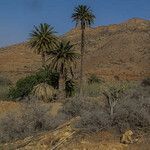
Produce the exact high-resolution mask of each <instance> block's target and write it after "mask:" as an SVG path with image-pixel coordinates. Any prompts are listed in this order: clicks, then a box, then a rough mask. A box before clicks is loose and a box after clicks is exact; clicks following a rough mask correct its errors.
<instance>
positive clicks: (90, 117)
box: [62, 97, 111, 131]
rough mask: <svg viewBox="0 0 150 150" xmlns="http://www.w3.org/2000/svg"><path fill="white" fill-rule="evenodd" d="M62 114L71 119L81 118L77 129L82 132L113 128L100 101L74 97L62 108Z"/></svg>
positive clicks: (76, 124)
mask: <svg viewBox="0 0 150 150" xmlns="http://www.w3.org/2000/svg"><path fill="white" fill-rule="evenodd" d="M62 112H63V113H65V114H66V115H68V116H69V117H76V116H80V120H79V121H78V122H76V123H75V127H77V128H80V129H82V130H89V131H97V130H102V129H106V128H108V126H111V120H110V115H109V114H108V112H107V110H105V109H104V107H103V106H102V105H101V103H100V102H99V101H96V100H93V99H87V98H85V99H82V101H81V100H80V99H79V98H78V97H74V98H72V99H69V100H68V101H67V102H66V104H64V106H63V108H62Z"/></svg>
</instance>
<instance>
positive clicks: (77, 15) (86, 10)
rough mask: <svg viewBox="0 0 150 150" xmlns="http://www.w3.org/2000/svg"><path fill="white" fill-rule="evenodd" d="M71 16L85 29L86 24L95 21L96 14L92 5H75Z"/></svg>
mask: <svg viewBox="0 0 150 150" xmlns="http://www.w3.org/2000/svg"><path fill="white" fill-rule="evenodd" d="M71 18H72V19H73V21H75V22H76V25H80V26H81V28H82V29H85V27H86V26H91V24H92V23H94V19H95V16H94V14H93V12H92V10H91V9H90V7H88V6H86V5H78V6H77V7H75V9H74V12H73V14H72V16H71Z"/></svg>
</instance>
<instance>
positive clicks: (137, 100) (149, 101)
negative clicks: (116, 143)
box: [114, 85, 150, 131]
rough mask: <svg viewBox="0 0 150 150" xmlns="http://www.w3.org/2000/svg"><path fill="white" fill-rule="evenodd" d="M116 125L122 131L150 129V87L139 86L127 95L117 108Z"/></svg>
mask: <svg viewBox="0 0 150 150" xmlns="http://www.w3.org/2000/svg"><path fill="white" fill-rule="evenodd" d="M114 124H116V125H117V126H118V127H119V129H120V130H121V131H124V130H126V129H127V128H132V129H134V130H137V129H141V130H145V131H147V130H149V129H150V87H147V86H146V87H143V86H141V85H138V86H137V87H135V88H132V89H130V90H129V91H128V92H127V93H126V95H125V96H124V98H123V99H122V101H120V102H119V103H118V105H117V106H116V109H115V115H114Z"/></svg>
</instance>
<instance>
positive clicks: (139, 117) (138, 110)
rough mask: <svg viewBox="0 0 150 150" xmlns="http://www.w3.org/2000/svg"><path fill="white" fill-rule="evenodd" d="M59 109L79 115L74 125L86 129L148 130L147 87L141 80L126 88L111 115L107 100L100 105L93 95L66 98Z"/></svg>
mask: <svg viewBox="0 0 150 150" xmlns="http://www.w3.org/2000/svg"><path fill="white" fill-rule="evenodd" d="M121 94H122V93H121ZM113 98H115V96H114V97H113ZM105 102H106V101H105ZM62 111H63V113H65V114H67V115H69V116H72V117H75V116H80V117H81V119H80V121H79V122H77V124H76V127H79V128H81V129H85V130H90V131H97V130H102V129H110V128H111V127H113V128H116V129H118V130H120V131H121V132H123V131H125V130H127V129H132V130H143V131H149V129H150V87H149V86H144V85H142V84H141V85H138V86H136V87H133V88H129V89H128V90H127V91H126V92H125V93H123V95H122V96H121V99H120V100H119V101H118V102H117V103H116V105H115V107H114V113H113V116H111V115H110V109H109V107H108V105H107V103H106V105H104V106H102V104H101V103H100V102H99V101H96V100H94V99H92V98H90V100H88V99H87V98H84V99H83V100H82V101H80V100H78V98H73V99H71V100H68V102H66V104H65V105H64V107H63V109H62Z"/></svg>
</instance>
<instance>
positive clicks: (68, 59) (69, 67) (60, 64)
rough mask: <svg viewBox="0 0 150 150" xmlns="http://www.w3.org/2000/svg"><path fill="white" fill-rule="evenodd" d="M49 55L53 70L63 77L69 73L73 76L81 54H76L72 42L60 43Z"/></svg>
mask: <svg viewBox="0 0 150 150" xmlns="http://www.w3.org/2000/svg"><path fill="white" fill-rule="evenodd" d="M49 55H50V60H51V63H50V64H51V67H52V69H54V70H56V71H58V72H59V73H60V74H61V75H63V76H65V75H67V74H68V73H69V72H70V73H71V74H72V75H73V68H74V66H75V64H76V60H77V59H78V58H79V54H78V53H77V52H75V50H74V49H73V45H71V44H70V42H64V41H63V42H60V43H59V44H58V45H57V48H56V49H54V50H51V51H50V52H49Z"/></svg>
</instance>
